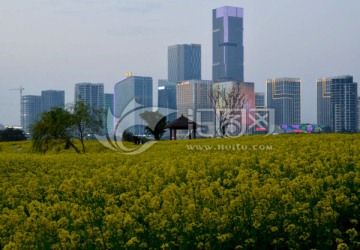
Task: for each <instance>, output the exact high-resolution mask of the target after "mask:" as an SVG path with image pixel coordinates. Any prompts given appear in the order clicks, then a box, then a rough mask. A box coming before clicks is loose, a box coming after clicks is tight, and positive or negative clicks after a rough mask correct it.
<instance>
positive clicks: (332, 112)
mask: <svg viewBox="0 0 360 250" xmlns="http://www.w3.org/2000/svg"><path fill="white" fill-rule="evenodd" d="M316 85H317V118H318V120H317V122H318V124H319V125H323V126H327V127H329V128H330V129H331V130H332V131H333V132H341V131H348V132H355V131H357V130H358V128H357V126H358V115H357V112H358V107H357V106H358V103H357V98H358V97H357V83H354V82H353V77H352V76H349V75H345V76H336V77H326V78H319V79H317V80H316Z"/></svg>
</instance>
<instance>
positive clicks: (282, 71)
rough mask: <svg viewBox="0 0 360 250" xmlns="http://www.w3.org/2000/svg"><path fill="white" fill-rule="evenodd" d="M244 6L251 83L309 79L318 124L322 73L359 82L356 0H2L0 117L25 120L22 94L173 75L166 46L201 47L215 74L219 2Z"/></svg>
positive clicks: (310, 111)
mask: <svg viewBox="0 0 360 250" xmlns="http://www.w3.org/2000/svg"><path fill="white" fill-rule="evenodd" d="M224 5H230V6H237V7H243V8H244V9H245V10H244V12H245V17H244V46H245V80H246V81H252V82H255V89H256V91H262V92H265V91H266V88H265V82H266V79H268V78H274V77H299V78H301V79H302V122H316V88H315V80H316V78H318V77H324V76H336V75H344V74H351V75H353V76H354V80H355V81H357V82H360V49H359V47H360V32H359V27H360V18H359V11H360V1H359V0H290V1H289V0H243V1H232V0H229V1H220V0H162V1H160V0H131V1H130V0H61V1H59V0H0V123H3V124H20V95H19V93H18V92H17V91H10V90H9V89H12V88H19V86H20V85H22V86H23V87H24V88H25V90H24V93H23V94H24V95H31V94H35V95H40V93H41V90H47V89H57V90H65V91H66V100H65V101H66V102H67V103H68V102H73V97H74V84H75V83H78V82H102V83H104V84H105V92H109V93H111V92H113V87H114V84H115V83H116V82H118V81H120V80H122V79H124V78H125V72H126V71H131V72H133V73H134V74H135V75H140V76H151V77H153V80H154V84H157V80H158V79H166V78H167V46H169V45H173V44H181V43H199V44H201V45H202V48H201V49H202V78H203V79H205V80H211V70H212V69H211V64H212V48H211V46H212V9H214V8H217V7H221V6H224Z"/></svg>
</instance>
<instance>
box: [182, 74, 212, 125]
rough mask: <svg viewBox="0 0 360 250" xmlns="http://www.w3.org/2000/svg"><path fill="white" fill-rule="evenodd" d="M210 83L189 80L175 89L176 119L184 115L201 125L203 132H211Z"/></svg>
mask: <svg viewBox="0 0 360 250" xmlns="http://www.w3.org/2000/svg"><path fill="white" fill-rule="evenodd" d="M211 91H212V81H208V80H190V81H183V82H179V83H178V84H177V87H176V92H177V97H176V105H177V110H178V113H177V115H178V117H180V116H181V115H184V116H185V117H187V118H189V119H190V120H192V121H195V122H196V123H198V124H199V125H201V126H202V127H201V128H202V130H203V131H207V130H210V131H211V130H213V128H214V111H213V108H212V107H213V106H212V101H211V98H210V96H211Z"/></svg>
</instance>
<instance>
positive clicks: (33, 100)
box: [21, 95, 41, 136]
mask: <svg viewBox="0 0 360 250" xmlns="http://www.w3.org/2000/svg"><path fill="white" fill-rule="evenodd" d="M40 114H41V96H38V95H24V96H22V97H21V127H22V128H23V130H24V132H25V133H26V134H30V126H31V125H33V124H34V123H35V122H36V120H37V119H39V118H40ZM30 136H31V135H30Z"/></svg>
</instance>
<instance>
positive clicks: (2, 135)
mask: <svg viewBox="0 0 360 250" xmlns="http://www.w3.org/2000/svg"><path fill="white" fill-rule="evenodd" d="M25 140H26V136H25V133H24V131H22V130H20V129H14V128H6V129H4V130H0V141H25Z"/></svg>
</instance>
